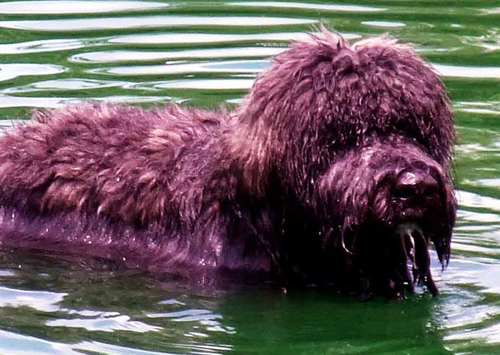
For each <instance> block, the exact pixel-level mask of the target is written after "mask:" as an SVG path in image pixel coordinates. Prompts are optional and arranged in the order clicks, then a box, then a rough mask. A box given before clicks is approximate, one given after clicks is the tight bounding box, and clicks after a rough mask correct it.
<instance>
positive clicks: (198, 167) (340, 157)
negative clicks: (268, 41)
mask: <svg viewBox="0 0 500 355" xmlns="http://www.w3.org/2000/svg"><path fill="white" fill-rule="evenodd" d="M453 140H454V128H453V117H452V114H451V112H450V107H449V100H448V97H447V94H446V92H445V89H444V87H443V84H442V83H441V81H440V79H439V78H438V76H437V75H436V73H435V72H434V71H433V70H432V68H431V67H430V66H429V65H427V64H426V63H425V62H424V61H422V59H421V58H419V56H418V55H417V54H416V53H415V52H414V51H413V50H412V49H411V48H410V47H409V46H406V45H402V44H398V43H397V42H396V41H393V40H389V39H385V38H373V39H367V40H362V41H359V42H357V43H354V44H352V45H350V44H348V43H347V42H346V41H345V40H344V39H343V38H342V37H341V36H339V35H337V34H335V33H331V32H328V31H327V30H323V31H322V33H320V34H319V35H311V36H310V39H309V40H306V41H301V42H295V43H292V44H291V46H290V48H289V49H288V50H287V51H285V52H283V53H282V54H279V55H278V56H276V57H275V58H274V59H273V60H272V63H271V66H270V68H268V69H267V70H266V71H264V72H263V73H262V74H261V75H260V76H259V77H258V78H257V80H256V81H255V84H254V85H253V88H252V90H251V92H250V93H249V95H248V96H247V97H246V98H245V99H244V101H243V103H242V104H241V106H240V107H238V108H237V109H236V110H234V111H225V110H214V111H208V110H196V109H191V108H181V107H178V106H176V105H167V106H165V107H160V108H153V109H148V110H145V109H140V108H136V107H127V106H121V105H112V104H92V103H87V104H81V105H76V106H70V107H66V108H63V109H57V110H53V111H41V112H37V113H35V114H34V117H33V119H32V120H31V121H30V122H29V123H26V124H19V125H17V126H16V127H14V128H13V129H11V130H9V131H8V132H6V133H5V134H4V135H3V136H2V137H1V138H0V206H1V207H0V243H1V247H2V248H3V249H15V250H20V249H22V250H43V251H45V252H49V253H54V254H65V255H75V256H82V255H84V256H92V257H96V258H104V259H110V260H115V261H119V262H121V263H124V264H125V265H126V266H127V267H133V268H141V269H145V270H150V271H165V272H169V273H175V274H180V275H191V276H193V275H194V276H195V277H200V278H204V279H205V278H206V277H207V276H209V277H210V278H218V277H222V276H220V275H222V274H225V273H231V272H240V271H241V272H243V273H244V274H245V275H251V274H254V275H265V276H262V277H263V279H267V278H270V279H273V280H275V281H276V282H277V283H278V284H280V285H282V286H284V287H302V286H307V285H317V286H325V287H328V286H330V285H334V287H336V288H339V289H344V290H348V291H349V292H351V291H355V292H358V293H359V294H360V295H362V296H363V297H367V296H369V295H371V294H372V293H383V294H386V295H388V296H390V297H402V296H403V295H404V292H405V291H410V292H411V291H413V288H414V284H415V282H420V283H423V284H425V285H426V286H427V288H428V290H429V291H430V292H431V293H432V294H433V295H436V294H437V293H438V290H437V287H436V285H435V284H434V281H433V279H432V276H431V272H430V257H429V251H428V244H429V243H430V242H431V241H432V242H433V243H434V246H435V248H436V251H437V254H438V257H439V260H440V262H441V263H442V264H443V265H445V264H446V263H447V262H448V260H449V256H450V241H451V232H452V228H453V225H454V222H455V211H456V202H455V197H454V193H453V189H452V185H451V177H450V164H451V155H452V144H453ZM259 277H260V276H259Z"/></svg>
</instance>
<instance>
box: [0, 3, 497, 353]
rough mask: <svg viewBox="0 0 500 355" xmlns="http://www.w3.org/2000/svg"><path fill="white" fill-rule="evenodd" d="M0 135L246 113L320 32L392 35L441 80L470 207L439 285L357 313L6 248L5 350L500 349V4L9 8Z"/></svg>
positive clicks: (0, 275)
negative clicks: (278, 70)
mask: <svg viewBox="0 0 500 355" xmlns="http://www.w3.org/2000/svg"><path fill="white" fill-rule="evenodd" d="M0 15H1V20H0V117H2V118H5V120H2V121H0V125H1V126H2V127H4V126H10V125H11V124H12V119H17V118H27V117H28V115H29V114H28V111H29V109H31V108H34V107H35V108H47V107H58V106H61V105H64V104H68V103H75V102H78V101H81V100H89V99H91V100H106V101H113V102H124V103H142V104H144V105H151V104H158V103H161V102H166V101H176V102H180V103H186V104H189V105H197V106H205V107H214V106H218V105H220V104H223V105H227V104H232V103H237V102H239V100H240V99H241V97H242V96H243V95H244V94H245V92H246V90H248V89H249V88H250V87H251V85H252V82H253V79H254V77H255V76H256V75H257V74H258V72H260V71H261V70H263V69H264V68H265V67H266V66H267V65H268V63H269V57H270V56H273V55H276V54H278V53H280V52H281V51H283V50H284V48H285V47H286V43H287V41H289V40H296V39H301V38H304V37H305V36H306V35H305V32H307V31H315V30H316V27H315V26H317V25H318V24H319V23H320V22H323V23H324V24H326V25H327V26H330V27H333V28H335V29H337V30H339V31H340V32H342V34H343V35H344V36H345V37H347V38H349V39H358V38H363V37H366V36H372V35H380V34H383V33H388V35H389V36H390V37H393V38H397V39H399V40H401V41H402V42H411V43H412V44H413V45H414V46H415V48H416V50H417V51H418V52H419V53H421V54H422V55H423V56H425V57H427V58H428V59H429V61H430V62H431V63H432V65H433V67H434V68H435V69H436V70H437V71H438V72H439V73H441V74H442V75H443V77H444V81H445V84H446V85H447V87H448V88H449V91H450V94H451V98H452V105H453V109H454V111H455V113H456V118H457V119H456V123H457V128H458V141H457V146H456V149H455V154H456V164H455V166H456V167H455V173H454V175H455V181H456V183H457V187H458V190H459V191H458V199H459V203H460V210H459V213H458V221H457V227H456V229H455V233H454V241H453V251H454V253H453V256H452V260H451V263H450V265H449V267H448V268H447V270H445V271H444V272H441V269H440V266H439V264H438V262H437V258H436V256H435V254H433V255H432V262H433V274H434V275H436V280H437V282H438V285H439V287H440V290H441V291H442V295H441V296H440V297H439V298H438V299H431V298H430V297H428V295H427V294H426V293H424V292H423V290H421V289H419V290H418V292H417V295H415V296H413V297H410V298H409V299H407V300H406V301H405V302H388V301H386V300H382V299H377V300H374V301H372V302H368V303H361V302H359V301H357V300H353V299H349V298H348V297H340V296H337V295H329V294H321V293H314V292H311V293H301V294H287V295H283V294H280V293H278V292H275V291H272V290H253V291H244V290H227V291H223V290H206V289H205V290H193V289H192V288H187V287H186V285H182V283H179V282H177V281H172V280H164V279H157V278H154V277H152V276H148V275H141V274H132V275H130V274H128V273H127V272H120V271H111V272H110V271H102V272H101V271H93V272H90V271H88V270H86V269H85V268H84V267H83V266H82V265H68V264H67V263H63V262H61V261H53V260H50V259H48V260H47V258H46V256H43V255H42V256H37V257H33V256H25V255H11V254H8V253H3V254H0V353H2V354H127V355H132V354H133V355H139V354H140V355H153V354H157V355H158V354H187V353H189V354H227V353H234V354H248V353H263V354H326V353H328V354H338V353H342V354H382V353H383V354H403V353H405V354H451V353H454V354H498V353H500V336H499V334H500V280H499V278H498V275H499V274H500V263H499V260H500V190H499V189H500V119H499V117H500V116H499V115H500V84H499V83H500V82H499V80H500V66H499V64H498V63H500V54H499V53H500V52H499V49H500V29H499V26H498V23H500V5H499V4H498V3H496V2H494V3H491V4H490V3H486V2H483V3H481V4H479V3H478V2H474V1H468V0H466V1H462V2H455V3H446V4H442V3H441V2H437V1H432V0H430V1H423V2H415V3H411V2H405V3H404V4H403V3H402V2H387V1H372V2H370V3H369V4H368V3H366V4H360V3H359V2H358V3H356V2H338V3H335V2H330V1H313V2H310V1H304V2H300V1H297V2H291V1H283V2H277V1H269V2H265V1H219V2H199V1H177V2H165V1H4V2H2V3H0Z"/></svg>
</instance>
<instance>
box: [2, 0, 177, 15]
mask: <svg viewBox="0 0 500 355" xmlns="http://www.w3.org/2000/svg"><path fill="white" fill-rule="evenodd" d="M168 6H169V5H168V4H165V3H160V2H147V1H36V2H35V1H9V2H5V3H1V4H0V14H23V15H38V14H45V15H47V14H88V13H106V12H118V11H120V12H121V11H140V10H150V9H159V8H165V7H168Z"/></svg>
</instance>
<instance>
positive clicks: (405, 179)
mask: <svg viewBox="0 0 500 355" xmlns="http://www.w3.org/2000/svg"><path fill="white" fill-rule="evenodd" d="M438 189H439V185H438V182H437V180H436V179H435V178H433V177H432V176H431V175H430V174H429V173H427V172H424V171H418V170H406V171H403V172H402V173H400V174H399V176H398V180H397V182H396V186H395V187H394V195H395V196H396V197H399V198H401V199H409V198H414V197H421V198H422V197H423V198H432V197H434V196H436V195H437V194H438Z"/></svg>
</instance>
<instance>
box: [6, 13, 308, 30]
mask: <svg viewBox="0 0 500 355" xmlns="http://www.w3.org/2000/svg"><path fill="white" fill-rule="evenodd" d="M314 23H317V21H316V20H309V19H297V18H285V17H250V16H227V17H217V16H213V17H208V16H145V17H113V18H88V19H66V20H33V21H0V27H3V28H11V29H18V30H29V31H50V32H64V31H91V30H92V31H98V30H112V29H114V30H116V29H127V28H135V29H137V28H169V27H177V26H196V27H203V26H212V27H228V26H230V27H260V26H283V25H307V24H314Z"/></svg>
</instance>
